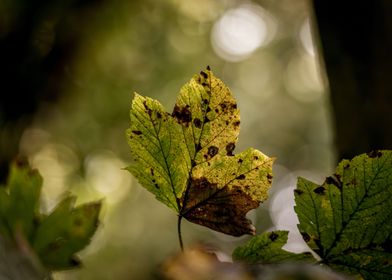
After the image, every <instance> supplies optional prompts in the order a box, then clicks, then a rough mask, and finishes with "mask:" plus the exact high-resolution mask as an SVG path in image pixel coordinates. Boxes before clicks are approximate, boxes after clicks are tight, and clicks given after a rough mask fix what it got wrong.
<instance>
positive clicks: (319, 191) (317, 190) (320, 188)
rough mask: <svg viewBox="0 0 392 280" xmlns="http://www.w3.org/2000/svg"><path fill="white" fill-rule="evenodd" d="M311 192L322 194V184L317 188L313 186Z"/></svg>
mask: <svg viewBox="0 0 392 280" xmlns="http://www.w3.org/2000/svg"><path fill="white" fill-rule="evenodd" d="M313 192H314V193H316V194H320V195H323V194H324V192H325V188H324V187H323V186H320V187H318V188H315V189H314V190H313Z"/></svg>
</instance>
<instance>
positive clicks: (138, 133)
mask: <svg viewBox="0 0 392 280" xmlns="http://www.w3.org/2000/svg"><path fill="white" fill-rule="evenodd" d="M132 133H133V134H136V135H140V134H142V132H141V131H140V130H132Z"/></svg>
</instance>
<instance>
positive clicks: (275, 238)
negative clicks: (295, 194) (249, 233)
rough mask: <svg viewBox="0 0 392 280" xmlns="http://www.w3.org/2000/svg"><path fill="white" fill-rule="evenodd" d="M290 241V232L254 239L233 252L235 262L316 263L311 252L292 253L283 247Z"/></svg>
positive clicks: (273, 232)
mask: <svg viewBox="0 0 392 280" xmlns="http://www.w3.org/2000/svg"><path fill="white" fill-rule="evenodd" d="M287 239H288V231H281V230H277V231H272V232H266V233H263V234H261V235H258V236H255V237H253V238H252V239H251V240H249V241H248V242H247V243H246V244H245V245H243V246H240V247H237V248H236V249H235V250H234V251H233V259H234V260H235V261H244V262H247V263H251V264H256V263H258V264H278V263H286V262H298V261H301V262H315V261H316V260H315V259H314V258H313V256H312V254H311V253H310V252H305V253H299V254H296V253H292V252H289V251H286V250H283V249H282V247H283V246H284V245H285V244H286V242H287Z"/></svg>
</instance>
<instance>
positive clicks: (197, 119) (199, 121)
mask: <svg viewBox="0 0 392 280" xmlns="http://www.w3.org/2000/svg"><path fill="white" fill-rule="evenodd" d="M193 124H194V125H195V127H197V128H201V120H200V119H199V118H195V119H194V120H193Z"/></svg>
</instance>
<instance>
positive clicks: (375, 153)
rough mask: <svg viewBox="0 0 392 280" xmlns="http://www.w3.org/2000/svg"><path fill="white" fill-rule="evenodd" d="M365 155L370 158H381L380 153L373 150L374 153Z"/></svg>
mask: <svg viewBox="0 0 392 280" xmlns="http://www.w3.org/2000/svg"><path fill="white" fill-rule="evenodd" d="M367 155H368V157H370V158H379V157H381V156H382V152H381V151H378V150H374V151H371V152H370V153H368V154H367Z"/></svg>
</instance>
